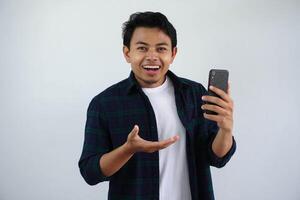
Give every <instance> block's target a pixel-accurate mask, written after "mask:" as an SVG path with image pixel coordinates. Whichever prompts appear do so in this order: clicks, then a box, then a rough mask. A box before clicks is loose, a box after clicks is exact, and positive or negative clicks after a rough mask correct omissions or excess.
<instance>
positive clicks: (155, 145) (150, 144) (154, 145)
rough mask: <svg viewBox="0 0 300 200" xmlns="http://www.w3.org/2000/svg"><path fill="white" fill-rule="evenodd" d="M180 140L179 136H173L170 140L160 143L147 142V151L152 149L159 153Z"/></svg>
mask: <svg viewBox="0 0 300 200" xmlns="http://www.w3.org/2000/svg"><path fill="white" fill-rule="evenodd" d="M178 139H179V136H178V135H176V136H173V137H171V138H168V139H166V140H161V141H158V142H150V141H147V149H150V150H151V151H158V150H161V149H164V148H167V147H168V146H170V145H171V144H173V143H175V142H176V141H177V140H178Z"/></svg>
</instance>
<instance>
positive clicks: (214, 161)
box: [207, 121, 236, 168]
mask: <svg viewBox="0 0 300 200" xmlns="http://www.w3.org/2000/svg"><path fill="white" fill-rule="evenodd" d="M208 123H209V125H208V132H209V135H210V137H209V140H208V148H207V155H208V159H209V164H210V165H211V166H214V167H217V168H221V167H224V166H225V165H226V163H227V162H228V161H229V160H230V158H231V157H232V155H233V154H234V152H235V150H236V142H235V139H234V137H233V136H232V145H231V148H230V150H229V151H228V152H227V153H226V154H225V155H224V156H223V157H218V156H217V155H216V154H215V153H214V151H213V149H212V144H213V141H214V139H215V137H216V135H217V132H218V130H219V128H218V127H217V124H216V123H215V122H212V121H208Z"/></svg>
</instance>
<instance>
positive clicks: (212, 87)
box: [209, 85, 230, 102]
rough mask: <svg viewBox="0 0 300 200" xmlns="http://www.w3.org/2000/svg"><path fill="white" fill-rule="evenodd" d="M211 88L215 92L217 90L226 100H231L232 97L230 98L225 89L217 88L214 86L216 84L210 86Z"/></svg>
mask: <svg viewBox="0 0 300 200" xmlns="http://www.w3.org/2000/svg"><path fill="white" fill-rule="evenodd" d="M209 89H210V90H211V91H213V92H215V93H216V94H217V95H219V96H220V97H221V98H222V99H224V100H225V101H227V102H229V101H230V98H229V95H228V94H227V93H226V92H224V91H223V90H221V89H219V88H217V87H214V86H212V85H211V86H209Z"/></svg>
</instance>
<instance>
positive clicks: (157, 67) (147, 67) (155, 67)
mask: <svg viewBox="0 0 300 200" xmlns="http://www.w3.org/2000/svg"><path fill="white" fill-rule="evenodd" d="M143 67H144V68H146V69H159V66H149V65H148V66H143Z"/></svg>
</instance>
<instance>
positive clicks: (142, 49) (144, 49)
mask: <svg viewBox="0 0 300 200" xmlns="http://www.w3.org/2000/svg"><path fill="white" fill-rule="evenodd" d="M137 49H138V50H139V51H146V50H147V48H146V47H138V48H137Z"/></svg>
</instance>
